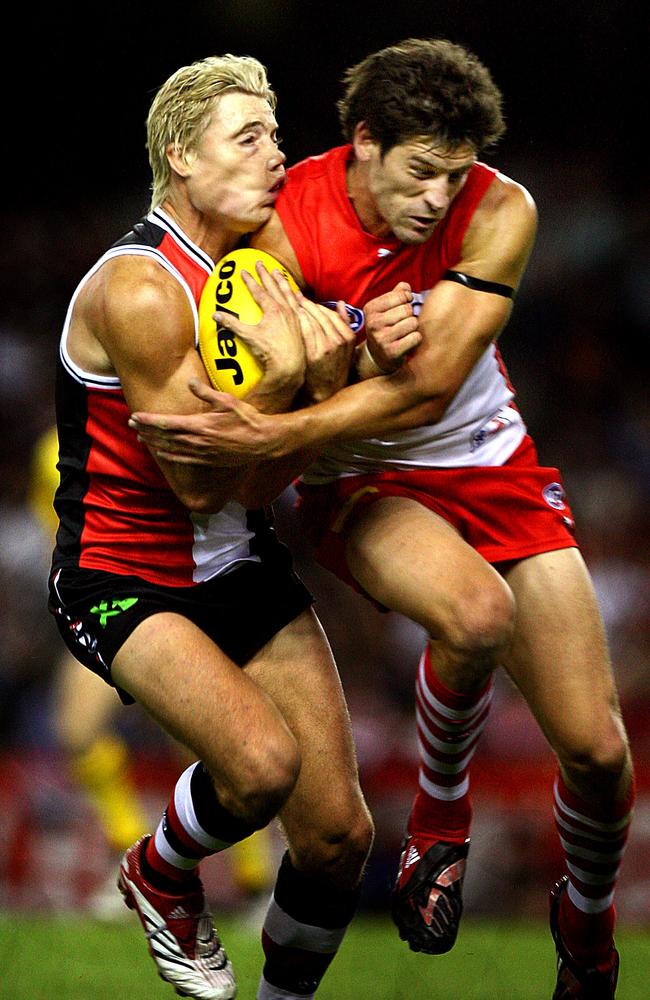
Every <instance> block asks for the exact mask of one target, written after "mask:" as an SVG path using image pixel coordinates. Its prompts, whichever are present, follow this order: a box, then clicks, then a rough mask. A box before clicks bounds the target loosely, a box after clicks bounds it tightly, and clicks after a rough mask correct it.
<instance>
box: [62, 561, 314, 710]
mask: <svg viewBox="0 0 650 1000" xmlns="http://www.w3.org/2000/svg"><path fill="white" fill-rule="evenodd" d="M278 548H279V549H280V550H282V549H283V548H284V547H283V546H279V547H278ZM312 603H313V598H312V595H311V594H310V593H309V591H308V590H307V588H306V587H305V586H304V584H303V583H302V581H301V580H300V579H299V578H298V577H297V576H296V574H295V573H294V572H293V570H292V569H291V557H290V555H289V553H288V552H287V551H286V550H284V552H283V553H282V557H281V558H279V559H278V558H277V556H276V557H275V558H273V559H272V560H270V561H268V562H253V561H247V562H242V563H240V564H238V565H237V566H235V568H234V569H232V570H230V571H229V572H228V573H225V574H222V575H221V576H216V577H213V578H212V579H211V580H206V581H205V582H204V583H197V584H196V585H194V586H190V587H163V586H160V585H159V584H154V583H148V582H147V581H146V580H143V579H142V578H141V577H138V576H120V575H118V574H116V573H105V572H103V571H101V570H91V569H76V568H71V569H68V568H65V567H64V568H63V569H61V570H58V571H56V572H54V573H53V574H52V576H51V578H50V599H49V609H50V611H51V612H52V614H53V615H54V617H55V619H56V623H57V625H58V628H59V632H60V633H61V636H62V638H63V641H64V642H65V644H66V646H67V647H68V649H69V650H70V652H71V653H72V654H73V656H75V657H76V658H77V659H78V660H79V662H80V663H83V665H84V666H86V667H89V668H90V669H91V670H93V671H94V672H95V673H96V674H99V676H100V677H101V678H102V679H103V680H105V681H106V682H107V684H110V685H111V686H113V687H115V685H114V684H113V680H112V678H111V664H112V662H113V658H114V657H115V655H116V653H117V652H118V650H119V649H120V647H121V646H122V645H123V643H124V642H125V641H126V639H128V637H129V636H130V635H131V633H132V632H133V631H134V630H135V628H136V627H137V626H138V625H139V624H140V622H142V621H144V619H145V618H149V617H150V615H155V614H158V613H160V612H164V611H167V612H169V611H171V612H174V613H175V614H179V615H183V617H184V618H187V619H189V621H191V622H193V623H194V624H195V625H196V626H197V627H198V628H200V629H201V631H202V632H205V634H206V635H207V636H209V637H210V639H212V641H213V642H214V643H215V644H216V645H217V646H218V647H219V648H220V649H221V650H222V651H223V652H224V653H225V654H226V655H227V656H229V657H230V659H231V660H233V661H234V662H235V663H237V664H238V665H239V666H243V665H244V664H245V663H247V662H248V661H249V660H250V659H251V658H252V657H253V656H254V655H255V654H256V653H257V652H259V650H260V649H262V647H263V646H265V645H266V643H267V642H269V641H270V640H271V639H272V638H273V636H274V635H276V634H277V633H278V632H279V631H280V630H281V629H283V628H284V627H285V625H288V624H289V622H291V621H293V620H294V619H295V618H297V617H298V615H300V614H301V613H302V612H303V611H304V610H305V609H306V608H308V607H310V605H311V604H312ZM117 692H118V694H119V696H120V698H121V699H122V701H123V702H124V704H126V705H128V704H133V701H134V699H133V698H132V697H131V696H130V695H129V694H127V692H125V691H122V690H121V689H120V688H117Z"/></svg>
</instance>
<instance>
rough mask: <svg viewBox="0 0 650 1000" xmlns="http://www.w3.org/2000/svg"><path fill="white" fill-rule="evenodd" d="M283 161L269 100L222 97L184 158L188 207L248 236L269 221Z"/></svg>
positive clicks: (234, 94)
mask: <svg viewBox="0 0 650 1000" xmlns="http://www.w3.org/2000/svg"><path fill="white" fill-rule="evenodd" d="M285 159H286V157H285V155H284V153H282V152H280V150H279V149H278V124H277V122H276V120H275V116H274V114H273V111H272V110H271V106H270V105H269V103H268V101H265V100H264V98H262V97H256V96H255V95H253V94H242V93H240V92H238V91H233V92H232V93H227V94H224V95H223V96H222V97H220V98H219V99H218V100H217V101H216V102H215V108H214V111H213V113H212V117H211V119H210V124H209V125H208V127H207V129H206V130H205V132H204V133H203V135H202V136H201V139H200V141H199V144H198V147H197V149H196V150H195V151H194V152H193V153H192V154H190V157H189V162H190V165H191V172H190V175H189V176H188V178H187V179H186V182H187V185H188V193H189V196H190V199H191V201H192V204H193V205H194V207H195V208H196V209H198V210H199V211H200V212H201V213H202V214H204V215H206V216H207V217H209V218H210V219H212V220H214V221H215V222H216V223H217V224H218V225H219V226H221V227H223V228H225V229H227V230H229V231H231V232H235V233H250V232H253V231H254V230H255V229H258V228H259V227H260V226H261V225H263V224H264V223H265V222H266V221H267V220H268V219H269V218H270V216H271V212H272V210H273V205H274V203H275V200H276V198H277V196H278V193H279V191H280V188H281V187H282V185H283V183H284V179H285V170H284V161H285Z"/></svg>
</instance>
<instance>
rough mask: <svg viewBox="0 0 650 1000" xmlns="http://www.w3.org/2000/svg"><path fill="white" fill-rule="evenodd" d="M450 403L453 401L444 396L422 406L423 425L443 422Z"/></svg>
mask: <svg viewBox="0 0 650 1000" xmlns="http://www.w3.org/2000/svg"><path fill="white" fill-rule="evenodd" d="M450 401H451V400H449V399H447V398H445V397H443V396H436V397H435V398H433V399H428V400H427V401H426V402H425V403H423V404H422V406H421V416H422V423H423V424H437V423H438V421H439V420H442V418H443V417H444V415H445V411H446V409H447V407H448V406H449V403H450Z"/></svg>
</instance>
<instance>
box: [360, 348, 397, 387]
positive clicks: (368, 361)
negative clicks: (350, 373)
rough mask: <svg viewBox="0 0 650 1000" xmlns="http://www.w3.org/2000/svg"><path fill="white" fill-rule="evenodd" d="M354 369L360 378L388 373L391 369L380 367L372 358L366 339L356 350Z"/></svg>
mask: <svg viewBox="0 0 650 1000" xmlns="http://www.w3.org/2000/svg"><path fill="white" fill-rule="evenodd" d="M356 369H357V374H358V375H359V378H360V379H367V378H373V377H374V376H375V375H390V374H391V371H393V369H389V368H382V367H381V365H378V364H377V362H376V361H375V359H374V358H373V356H372V354H371V352H370V348H369V347H368V341H367V340H364V342H363V344H362V345H361V347H360V348H359V350H358V352H357V358H356Z"/></svg>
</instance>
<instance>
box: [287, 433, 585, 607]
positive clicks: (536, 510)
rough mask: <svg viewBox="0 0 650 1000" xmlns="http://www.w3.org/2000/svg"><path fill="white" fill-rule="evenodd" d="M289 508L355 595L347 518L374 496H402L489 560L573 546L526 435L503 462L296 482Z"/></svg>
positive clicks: (553, 475) (548, 474)
mask: <svg viewBox="0 0 650 1000" xmlns="http://www.w3.org/2000/svg"><path fill="white" fill-rule="evenodd" d="M295 485H296V489H297V490H298V493H299V499H298V502H297V505H296V509H297V511H298V515H299V518H300V521H301V525H302V528H303V531H304V533H305V535H306V537H307V538H308V539H309V541H310V542H311V544H312V545H313V546H314V547H315V549H316V553H315V554H316V559H317V560H318V562H319V563H320V564H321V565H322V566H324V567H325V568H326V569H329V570H331V571H332V572H333V573H335V574H336V575H337V576H338V577H340V578H341V580H343V581H345V583H348V584H350V586H352V587H354V589H355V590H357V591H359V592H360V593H365V591H363V590H362V589H361V587H360V586H359V585H358V584H357V582H356V580H355V579H354V578H353V576H352V575H351V573H350V571H349V570H348V567H347V562H346V558H345V542H346V532H347V529H348V528H349V526H350V524H351V523H352V521H353V519H354V515H355V514H356V513H357V512H358V511H360V510H363V509H364V508H365V507H367V506H368V505H369V504H371V503H374V502H375V501H376V500H379V499H381V497H409V498H410V499H412V500H417V501H418V503H421V504H422V505H423V506H424V507H428V508H429V510H432V511H434V513H436V514H439V515H440V517H442V518H444V519H445V521H448V522H449V524H451V525H452V526H453V527H454V528H456V530H457V531H458V533H459V534H460V536H461V537H462V538H463V539H464V540H465V541H466V542H467V543H468V545H471V546H472V548H474V549H476V551H477V552H478V553H480V555H482V556H483V558H484V559H485V560H486V561H487V562H489V563H503V562H511V561H513V560H517V559H525V558H526V557H527V556H533V555H538V554H539V553H540V552H552V551H553V550H555V549H567V548H571V547H575V546H576V545H577V543H576V540H575V537H574V534H573V531H574V522H573V515H572V514H571V510H570V508H569V505H568V504H567V502H566V499H565V495H564V487H563V485H562V479H561V477H560V473H559V472H558V470H557V469H552V468H542V467H540V465H539V462H538V458H537V451H536V449H535V445H534V444H533V442H532V440H531V438H530V437H525V438H524V440H523V441H522V443H521V444H520V445H519V447H518V448H517V450H516V451H515V452H514V454H513V455H511V457H510V458H509V459H508V461H507V462H506V463H505V465H498V466H471V467H466V468H453V469H441V468H435V469H416V470H413V471H408V472H406V471H403V470H396V471H391V472H378V473H370V474H367V475H360V476H345V477H343V478H342V479H337V480H335V481H334V482H331V483H325V484H323V485H322V486H307V485H306V484H305V483H302V482H298V483H296V484H295Z"/></svg>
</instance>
